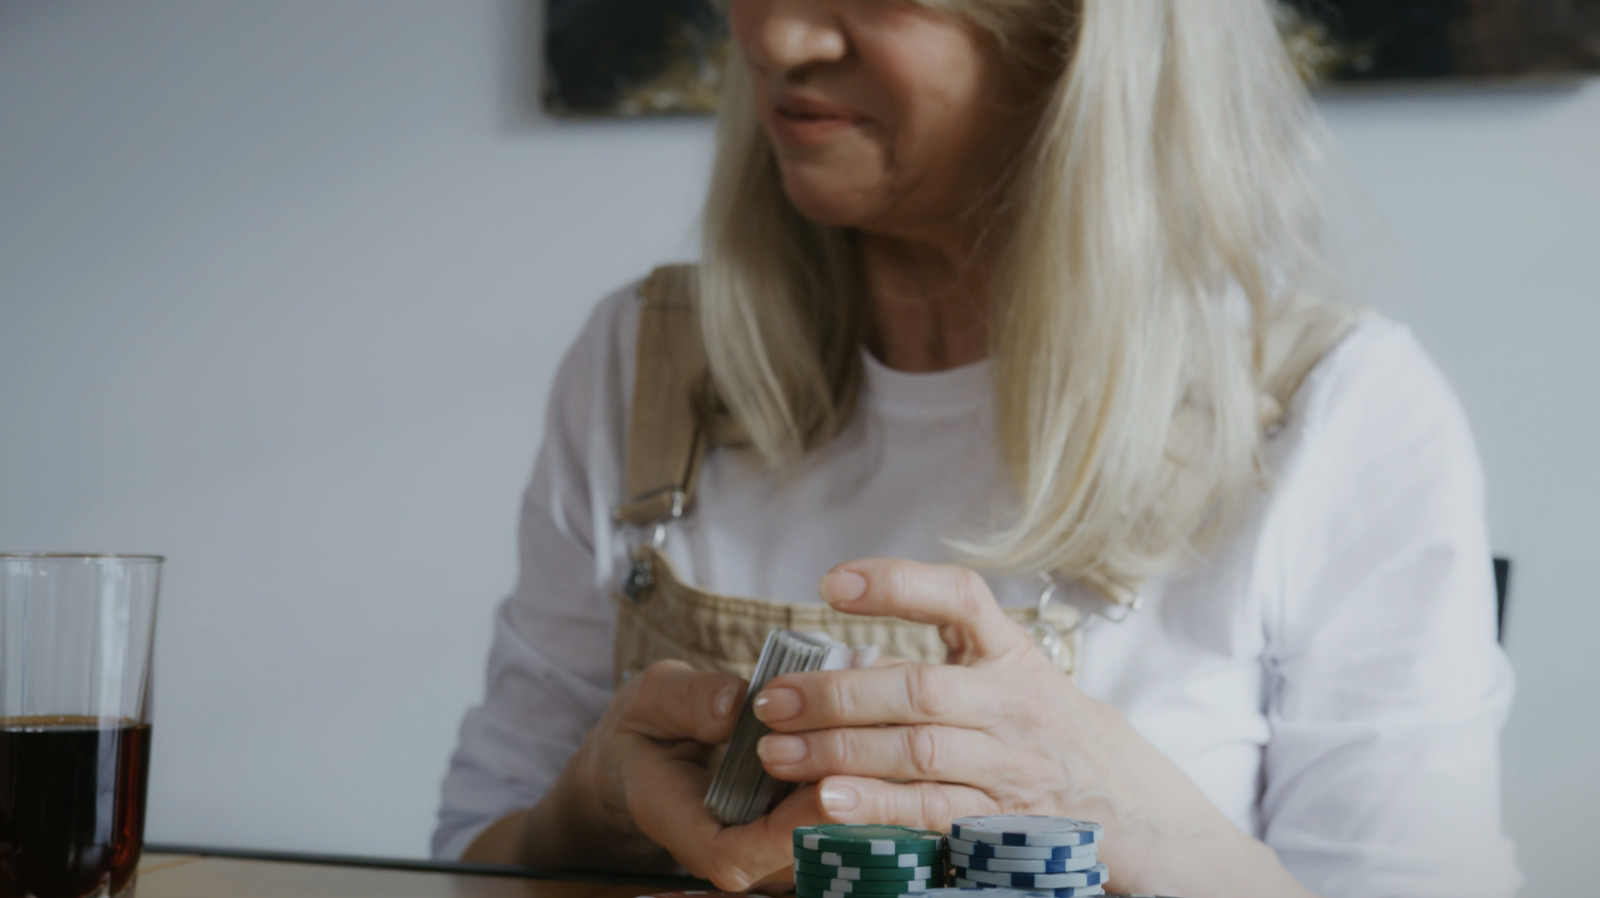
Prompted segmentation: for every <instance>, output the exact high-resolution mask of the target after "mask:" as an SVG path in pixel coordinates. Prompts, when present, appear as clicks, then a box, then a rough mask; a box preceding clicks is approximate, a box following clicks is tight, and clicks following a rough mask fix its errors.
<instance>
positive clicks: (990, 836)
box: [949, 814, 1108, 898]
mask: <svg viewBox="0 0 1600 898" xmlns="http://www.w3.org/2000/svg"><path fill="white" fill-rule="evenodd" d="M1103 834H1104V831H1103V830H1102V829H1101V827H1100V824H1098V823H1090V822H1089V821H1086V820H1073V819H1072V818H1070V817H1032V816H1021V815H1005V814H1002V815H996V816H992V817H963V818H961V819H960V820H956V821H954V822H952V823H951V824H950V839H949V845H950V867H951V872H952V874H953V878H954V884H955V885H956V886H957V887H958V888H979V889H1014V890H1017V891H1022V892H1031V893H1033V894H1035V895H1041V894H1043V895H1052V896H1055V898H1079V896H1089V895H1104V894H1105V887H1104V886H1105V881H1106V878H1107V876H1108V873H1107V871H1106V865H1105V864H1102V863H1100V861H1099V859H1098V857H1097V856H1096V855H1097V853H1098V850H1099V846H1100V838H1101V836H1102V835H1103Z"/></svg>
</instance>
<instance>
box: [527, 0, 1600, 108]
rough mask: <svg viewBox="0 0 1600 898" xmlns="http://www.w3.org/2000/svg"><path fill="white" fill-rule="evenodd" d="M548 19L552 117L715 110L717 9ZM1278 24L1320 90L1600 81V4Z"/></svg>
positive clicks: (1385, 1)
mask: <svg viewBox="0 0 1600 898" xmlns="http://www.w3.org/2000/svg"><path fill="white" fill-rule="evenodd" d="M1130 2H1131V0H1130ZM545 15H546V21H545V73H544V98H545V107H546V108H547V109H548V110H549V111H551V112H553V113H555V114H558V115H648V114H657V113H683V112H706V111H710V110H711V109H713V108H715V106H716V96H717V87H718V85H719V83H720V73H721V70H722V66H723V64H724V62H725V61H726V59H727V56H728V49H727V41H728V33H727V26H726V24H725V23H724V21H723V17H722V14H721V13H720V12H719V11H718V9H717V7H716V5H715V4H714V3H713V0H548V5H547V6H546V8H545ZM1278 18H1279V27H1280V30H1281V31H1282V32H1283V35H1284V40H1285V41H1286V42H1287V43H1288V46H1289V49H1290V51H1291V52H1292V54H1293V55H1294V57H1295V60H1296V62H1297V63H1298V65H1299V66H1300V69H1301V71H1302V73H1304V74H1305V76H1306V78H1307V80H1309V81H1311V82H1312V83H1328V84H1342V85H1360V84H1368V85H1381V84H1393V83H1417V82H1447V81H1450V80H1466V81H1486V80H1505V79H1528V78H1558V77H1573V76H1579V75H1584V74H1593V73H1600V0H1279V17H1278Z"/></svg>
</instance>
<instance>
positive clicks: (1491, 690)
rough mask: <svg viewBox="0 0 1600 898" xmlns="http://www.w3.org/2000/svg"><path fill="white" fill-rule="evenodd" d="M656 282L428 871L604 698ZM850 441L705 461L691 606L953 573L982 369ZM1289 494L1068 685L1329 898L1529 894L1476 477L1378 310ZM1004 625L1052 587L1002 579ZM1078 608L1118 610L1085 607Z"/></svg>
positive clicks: (459, 766) (548, 778) (607, 390)
mask: <svg viewBox="0 0 1600 898" xmlns="http://www.w3.org/2000/svg"><path fill="white" fill-rule="evenodd" d="M637 326H638V309H637V294H636V287H629V288H626V289H624V290H622V291H620V292H618V293H617V294H615V295H613V296H611V297H610V298H608V299H607V300H605V301H604V302H603V303H602V304H601V305H600V306H599V307H598V309H597V310H596V311H595V313H594V315H593V316H592V317H591V319H590V321H589V323H588V325H587V326H586V327H585V329H584V331H583V333H582V335H581V336H580V337H579V338H578V341H577V343H576V344H575V345H574V346H573V348H572V349H571V351H570V352H569V353H568V354H567V356H566V358H565V360H564V361H563V362H562V365H561V369H560V372H559V373H558V375H557V378H556V383H555V387H554V392H553V394H552V396H551V399H550V405H549V412H548V421H547V423H546V432H545V438H544V446H543V449H542V450H541V452H540V454H539V458H538V462H537V464H536V465H535V467H534V473H533V479H532V482H531V484H530V485H529V487H528V490H527V493H526V495H525V496H524V500H523V508H522V524H521V529H520V552H521V574H520V576H519V578H518V582H517V586H516V590H515V591H514V592H513V593H512V594H511V596H509V597H508V598H507V599H506V600H505V601H504V603H502V604H501V606H500V609H499V612H498V614H497V616H496V619H495V633H494V641H493V646H492V648H491V651H490V657H489V670H488V683H487V690H486V696H485V699H484V702H483V704H481V705H480V706H478V707H476V708H473V709H472V710H471V711H469V712H468V713H467V715H466V718H465V720H464V722H463V723H462V727H461V736H460V743H459V746H458V748H457V750H456V753H455V756H454V757H453V758H452V760H451V764H450V771H449V774H448V775H447V777H446V778H445V781H444V786H443V802H442V806H441V809H440V812H439V826H438V830H437V832H436V833H435V835H434V840H433V850H434V853H435V855H436V856H439V857H446V858H451V857H458V856H459V855H460V853H461V852H462V851H463V850H464V849H465V847H466V846H467V845H468V844H469V843H470V842H471V841H472V839H473V838H474V837H475V836H476V835H477V834H478V832H480V831H481V830H482V829H483V828H484V827H485V826H487V825H488V824H489V823H490V822H492V821H493V820H495V819H497V818H499V817H500V816H503V815H504V814H507V813H510V812H512V811H514V810H517V809H519V808H523V807H527V806H530V805H532V804H534V803H536V802H537V801H538V800H539V798H540V797H541V796H542V795H543V794H544V792H545V791H546V790H547V789H548V788H549V787H550V785H551V783H552V782H554V780H555V778H556V776H557V775H558V773H559V772H560V771H561V769H562V768H563V767H564V766H565V764H566V762H567V760H568V759H569V758H570V757H571V755H572V754H573V752H574V751H575V750H576V749H577V747H578V744H579V743H580V742H581V740H582V739H583V737H584V735H585V733H586V732H587V731H588V730H589V728H590V727H591V726H592V725H593V724H594V723H595V722H596V721H597V720H598V719H599V717H600V715H601V713H602V712H603V710H604V709H605V707H606V704H607V702H608V701H609V699H610V697H611V693H612V687H611V640H612V629H613V626H614V621H615V612H614V609H613V606H612V600H611V598H610V596H611V593H612V592H613V591H614V590H615V588H616V585H617V583H618V582H619V581H620V578H621V576H622V573H623V570H624V569H625V559H626V557H627V540H628V539H629V538H630V534H628V533H627V532H626V531H625V530H624V529H623V528H619V527H618V526H616V525H614V524H613V523H612V520H611V511H612V509H613V508H614V507H615V506H616V505H617V504H618V503H619V502H620V501H621V500H622V499H623V498H624V497H623V496H622V479H623V460H624V458H625V457H626V452H625V446H624V441H625V437H626V426H625V423H626V421H627V420H628V403H629V398H630V394H631V392H632V384H633V368H634V357H633V351H634V337H635V333H636V329H637ZM863 355H864V362H865V366H866V381H865V390H864V392H863V395H862V399H861V403H860V406H859V409H858V411H857V414H856V417H855V419H854V420H853V421H852V422H851V424H850V425H849V427H848V428H847V429H846V431H845V432H844V433H843V434H842V435H841V436H840V437H839V438H838V439H836V440H835V441H834V442H833V443H832V444H831V445H829V446H828V447H827V448H826V449H824V450H822V451H821V452H820V453H819V454H818V456H817V457H816V458H815V459H814V460H813V462H812V463H811V464H809V465H808V466H807V467H806V469H805V470H804V471H803V472H802V473H801V474H800V475H799V476H798V477H793V478H789V479H785V480H782V481H780V480H778V479H776V478H774V477H772V476H770V475H769V474H768V473H767V472H766V471H765V470H764V469H763V468H761V467H760V466H759V465H758V464H756V463H755V462H753V461H752V460H751V459H750V458H749V457H747V456H745V455H743V454H740V453H738V452H734V451H717V452H713V453H712V454H711V455H710V456H709V458H708V459H707V461H706V463H705V468H704V470H703V472H702V476H701V480H700V483H699V488H698V493H697V504H696V506H695V510H694V512H693V514H692V515H691V516H690V517H689V518H687V519H686V520H684V521H682V522H679V523H678V524H675V525H674V526H673V528H672V530H671V531H670V533H669V536H668V539H667V544H666V551H667V553H668V555H669V556H670V557H671V559H672V561H673V563H674V566H675V567H676V569H677V572H678V573H679V575H680V576H681V577H682V578H683V579H684V580H685V582H688V583H691V584H694V585H697V586H699V587H702V588H704V589H708V590H711V591H715V592H720V593H727V594H732V595H743V596H754V597H762V598H770V599H777V600H782V601H788V602H795V603H812V602H818V601H820V600H819V599H818V597H817V591H816V590H817V583H818V580H819V579H820V578H821V576H822V575H823V573H825V572H826V571H827V570H828V569H829V568H831V567H832V566H834V565H835V564H838V563H840V562H843V561H848V560H852V559H856V558H864V557H877V556H892V557H901V558H910V559H915V560H919V561H929V562H946V561H950V560H951V557H950V553H949V552H948V551H947V550H946V548H945V544H944V543H943V541H942V540H943V539H944V538H947V537H951V536H960V535H964V534H969V533H970V532H971V528H973V527H975V526H981V524H982V522H983V521H984V520H987V519H988V518H987V517H986V515H987V514H988V513H989V512H990V511H992V506H991V503H990V502H989V501H988V500H987V498H986V497H987V496H988V495H990V494H991V490H990V488H991V487H993V486H995V485H997V484H1000V483H1002V482H1003V481H1002V479H1001V467H1000V462H999V461H998V452H997V446H996V442H995V437H994V428H993V421H992V409H991V403H990V390H989V369H988V365H987V363H979V364H976V365H970V366H966V367H963V368H958V369H954V370H950V371H943V372H938V373H933V374H906V373H903V372H897V371H894V370H891V369H889V368H886V367H885V366H884V365H882V364H881V363H880V362H878V361H876V360H875V359H874V358H873V357H872V356H871V355H870V354H868V353H863ZM1265 456H1266V459H1267V461H1268V463H1269V466H1270V470H1271V472H1272V481H1273V486H1272V488H1271V490H1270V492H1264V493H1263V494H1262V495H1261V496H1260V499H1259V501H1258V502H1257V503H1256V505H1255V507H1254V509H1253V511H1252V513H1251V515H1250V517H1249V519H1248V521H1247V522H1246V524H1245V525H1244V527H1243V528H1242V529H1241V530H1240V531H1239V532H1238V533H1237V535H1235V536H1234V537H1233V538H1232V539H1231V540H1229V541H1228V542H1227V543H1226V544H1225V545H1224V546H1222V548H1221V549H1220V550H1219V551H1217V552H1215V553H1213V554H1212V555H1211V557H1209V558H1207V559H1206V560H1205V561H1204V562H1203V563H1200V564H1198V565H1196V566H1194V567H1193V568H1192V569H1189V570H1185V571H1183V572H1181V573H1179V574H1177V575H1173V576H1170V577H1166V578H1163V579H1161V580H1158V581H1155V582H1152V583H1150V584H1148V585H1147V586H1146V588H1145V590H1144V593H1143V595H1144V603H1143V607H1142V609H1141V610H1139V611H1137V612H1135V613H1133V614H1131V615H1129V616H1128V617H1127V618H1126V619H1124V620H1122V621H1121V622H1116V621H1113V620H1110V619H1108V618H1106V617H1104V616H1102V615H1096V614H1092V613H1091V614H1088V615H1087V616H1086V621H1087V622H1086V624H1085V625H1084V632H1083V650H1082V657H1081V659H1080V665H1079V667H1080V669H1079V673H1078V676H1077V681H1078V684H1079V685H1080V686H1081V687H1082V688H1083V690H1084V691H1085V692H1086V693H1088V694H1089V695H1091V696H1093V697H1095V698H1097V699H1100V700H1102V701H1105V702H1107V703H1109V704H1111V705H1112V706H1114V707H1115V708H1117V709H1118V710H1120V711H1121V712H1122V713H1123V714H1124V715H1125V716H1126V717H1127V719H1128V720H1129V721H1130V722H1131V723H1132V725H1133V726H1134V728H1135V729H1137V730H1138V731H1139V732H1140V733H1141V734H1142V735H1143V736H1144V737H1145V738H1146V739H1148V740H1150V742H1151V743H1153V744H1154V745H1155V746H1156V747H1157V748H1159V749H1160V750H1161V751H1162V752H1163V753H1164V754H1165V755H1166V756H1167V757H1168V758H1170V759H1171V760H1172V761H1173V762H1174V763H1176V764H1177V765H1178V766H1179V767H1180V768H1181V769H1182V770H1183V771H1184V772H1185V773H1187V774H1188V775H1189V777H1190V778H1192V779H1193V780H1194V781H1195V783H1196V784H1198V786H1199V787H1200V789H1201V790H1202V791H1203V792H1204V793H1205V794H1206V795H1207V796H1208V797H1209V798H1210V799H1211V801H1212V802H1214V803H1215V804H1216V805H1217V807H1218V808H1220V809H1221V810H1222V812H1223V813H1224V814H1225V815H1226V816H1227V817H1228V818H1229V819H1230V820H1232V821H1233V822H1234V823H1235V824H1236V825H1237V826H1238V827H1239V828H1240V829H1242V830H1243V831H1245V832H1247V833H1251V834H1253V835H1255V836H1256V837H1258V838H1261V839H1263V840H1264V841H1265V842H1266V843H1267V844H1268V845H1270V846H1271V847H1272V848H1273V849H1275V850H1276V851H1277V853H1278V855H1279V857H1280V858H1281V859H1282V861H1283V863H1284V864H1285V865H1286V866H1287V867H1288V869H1289V870H1290V871H1291V872H1293V873H1294V874H1295V875H1296V876H1297V877H1299V878H1300V880H1301V881H1302V882H1304V883H1305V884H1306V885H1307V886H1308V887H1309V888H1311V889H1312V890H1314V891H1317V892H1319V893H1321V894H1325V895H1337V896H1341V898H1358V896H1408V898H1409V896H1451V898H1461V896H1494V898H1505V896H1510V895H1511V894H1512V893H1513V892H1514V891H1515V889H1516V887H1517V885H1518V883H1519V881H1520V877H1519V875H1518V873H1517V869H1516V864H1515V860H1514V857H1513V850H1512V846H1511V843H1510V841H1509V840H1508V839H1507V838H1506V836H1505V834H1504V832H1503V829H1502V826H1501V818H1500V792H1499V789H1500V764H1499V732H1500V727H1501V725H1502V723H1503V722H1504V719H1505V716H1506V713H1507V710H1508V708H1509V705H1510V701H1511V694H1512V674H1511V668H1510V665H1509V663H1508V661H1507V658H1506V656H1505V654H1504V653H1503V652H1502V651H1501V649H1500V647H1499V645H1498V644H1497V641H1496V633H1495V598H1494V584H1493V578H1492V573H1491V566H1490V550H1489V546H1488V543H1487V538H1486V535H1485V527H1484V512H1483V492H1482V485H1481V480H1482V475H1481V471H1480V468H1479V463H1478V460H1477V457H1476V454H1475V451H1474V448H1473V443H1472V437H1471V434H1470V433H1469V431H1468V428H1467V424H1466V420H1465V417H1464V416H1463V414H1462V411H1461V409H1460V407H1459V406H1458V404H1457V402H1456V400H1455V398H1454V397H1453V395H1452V394H1451V392H1450V389H1449V387H1448V386H1447V385H1446V383H1445V382H1444V380H1443V378H1442V377H1441V375H1440V374H1439V372H1438V371H1437V370H1436V369H1435V368H1434V366H1433V365H1432V363H1431V362H1430V361H1429V360H1428V358H1427V357H1426V355H1425V354H1424V353H1423V351H1422V349H1421V348H1420V347H1419V346H1418V345H1417V343H1416V342H1415V340H1414V339H1413V338H1412V337H1411V335H1410V333H1409V332H1408V331H1407V330H1406V329H1404V328H1403V327H1400V326H1398V325H1395V324H1393V323H1390V322H1387V321H1385V320H1383V319H1380V318H1378V317H1376V316H1370V315H1369V316H1366V317H1364V318H1363V319H1362V321H1361V323H1360V324H1359V325H1358V327H1357V328H1356V330H1355V331H1354V332H1353V333H1352V334H1351V335H1350V336H1349V337H1348V338H1347V339H1346V340H1345V341H1344V342H1343V343H1341V344H1340V345H1339V346H1338V347H1336V348H1335V349H1334V350H1333V351H1332V352H1330V353H1329V355H1328V357H1327V358H1325V359H1323V360H1322V362H1321V363H1320V364H1319V365H1318V366H1317V368H1316V369H1315V370H1314V371H1313V372H1312V373H1311V375H1310V377H1309V378H1308V379H1307V380H1306V382H1305V383H1304V385H1303V386H1302V388H1301V389H1300V392H1299V394H1298V395H1297V396H1296V398H1295V400H1294V402H1293V403H1292V405H1291V408H1290V412H1289V417H1288V419H1287V421H1286V424H1285V426H1284V427H1283V429H1282V430H1281V431H1279V432H1278V433H1277V434H1276V435H1275V436H1273V437H1272V438H1271V439H1270V440H1269V441H1268V443H1267V446H1266V450H1265ZM990 585H991V586H992V587H993V589H994V591H995V594H996V596H997V597H998V598H999V599H1000V601H1001V602H1002V604H1007V605H1010V604H1016V603H1027V602H1032V601H1035V600H1036V599H1037V596H1038V593H1039V581H1038V580H1036V579H1033V578H1026V577H1023V578H1001V577H991V578H990ZM1064 598H1065V600H1067V601H1072V602H1074V603H1075V604H1079V605H1080V606H1081V607H1082V608H1083V609H1085V610H1086V611H1093V610H1094V609H1096V608H1098V607H1100V603H1099V600H1098V599H1095V598H1093V597H1092V596H1091V595H1089V594H1087V593H1086V592H1084V591H1081V590H1080V591H1074V590H1071V589H1069V590H1067V591H1066V595H1065V597H1064Z"/></svg>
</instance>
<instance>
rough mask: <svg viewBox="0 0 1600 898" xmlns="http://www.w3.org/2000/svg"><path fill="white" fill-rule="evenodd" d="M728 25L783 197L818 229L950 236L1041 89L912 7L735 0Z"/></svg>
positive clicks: (988, 185)
mask: <svg viewBox="0 0 1600 898" xmlns="http://www.w3.org/2000/svg"><path fill="white" fill-rule="evenodd" d="M731 18H732V25H733V34H734V38H735V40H737V41H738V43H739V47H740V48H741V50H742V51H743V53H744V58H745V60H746V63H747V65H748V67H749V72H750V81H751V86H752V89H753V93H754V97H755V103H756V111H757V114H758V115H759V116H760V118H761V123H762V125H763V126H764V127H765V128H766V132H767V135H768V137H770V139H771V141H772V146H773V148H774V150H775V151H776V153H777V158H778V165H779V167H780V169H781V171H782V174H783V184H784V189H785V191H786V192H787V193H788V195H789V198H790V200H791V201H792V202H793V203H794V204H795V206H796V208H798V209H799V211H800V213H801V214H802V215H805V216H806V217H807V218H810V219H812V220H814V221H819V222H822V223H824V224H830V225H837V226H843V227H854V228H859V229H862V230H865V231H870V232H877V233H883V234H889V235H893V236H902V237H912V238H917V237H932V236H935V235H938V234H942V233H945V232H948V231H949V230H950V229H951V228H952V227H955V228H958V229H959V227H960V225H959V222H960V221H961V220H962V216H964V215H965V214H966V213H967V212H969V211H971V210H973V209H974V208H976V207H978V206H980V205H981V204H982V203H983V201H984V199H985V197H986V196H988V195H990V193H991V192H992V190H993V188H994V187H995V186H996V183H997V181H998V179H999V178H1000V177H1001V176H1002V174H1003V172H1004V168H1005V166H1006V165H1007V164H1008V162H1009V161H1010V159H1011V158H1012V157H1013V156H1014V154H1015V152H1016V150H1017V149H1018V147H1019V146H1020V144H1021V142H1022V140H1023V136H1024V135H1025V134H1026V131H1027V127H1028V125H1029V124H1030V123H1031V121H1032V115H1031V113H1030V111H1029V110H1031V109H1032V108H1033V107H1034V106H1035V105H1036V104H1035V103H1033V102H1031V100H1032V99H1033V97H1034V96H1036V94H1037V91H1038V90H1039V85H1038V84H1037V83H1035V81H1036V79H1032V78H1029V77H1027V76H1026V75H1024V74H1023V73H1022V71H1021V70H1020V66H1017V65H1015V64H1013V63H1011V62H1009V61H1008V60H1007V59H1006V58H1005V57H1004V56H1003V54H1002V53H1001V51H1000V48H999V46H998V44H997V43H996V42H995V41H994V40H993V39H992V38H991V37H990V36H989V35H988V34H986V33H984V32H982V31H980V30H979V29H978V28H976V27H975V26H973V25H971V24H969V23H967V22H965V21H963V20H960V19H957V18H955V17H953V16H950V15H947V14H944V13H938V12H934V11H932V10H929V9H926V8H924V7H922V6H918V5H916V4H914V3H911V2H908V0H733V3H732V13H731Z"/></svg>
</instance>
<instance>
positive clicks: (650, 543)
mask: <svg viewBox="0 0 1600 898" xmlns="http://www.w3.org/2000/svg"><path fill="white" fill-rule="evenodd" d="M688 499H689V496H688V493H686V492H684V491H683V489H682V488H680V487H664V488H662V489H659V490H651V491H650V492H648V493H644V494H641V495H638V496H635V497H633V498H632V499H629V500H628V501H626V502H624V503H623V504H622V505H620V506H618V507H617V509H616V510H615V511H614V512H613V513H612V517H613V518H615V519H616V520H617V521H618V522H619V523H628V521H627V520H626V518H625V516H624V509H636V508H639V507H642V506H644V505H645V504H646V503H657V502H662V503H663V504H664V510H665V511H666V514H664V515H662V516H660V517H657V518H655V519H654V520H651V521H646V522H644V523H642V524H636V525H633V526H634V528H635V532H636V533H637V534H638V536H637V537H635V538H633V539H630V540H629V541H628V559H629V561H628V570H627V571H626V572H624V573H623V575H622V585H621V592H622V595H623V597H624V598H626V599H627V600H628V601H630V602H632V603H633V604H635V605H637V604H639V603H640V602H642V601H644V599H645V597H646V596H647V595H648V594H649V592H650V589H651V588H652V587H654V586H655V585H656V571H655V561H654V559H655V556H656V553H658V552H660V551H661V549H662V547H663V546H665V545H666V542H667V525H668V524H670V523H672V522H673V521H676V520H678V519H680V518H682V517H683V513H684V509H685V507H686V506H687V505H688ZM645 531H648V532H649V534H650V535H649V538H648V539H644V538H641V537H642V536H643V534H644V532H645Z"/></svg>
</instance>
